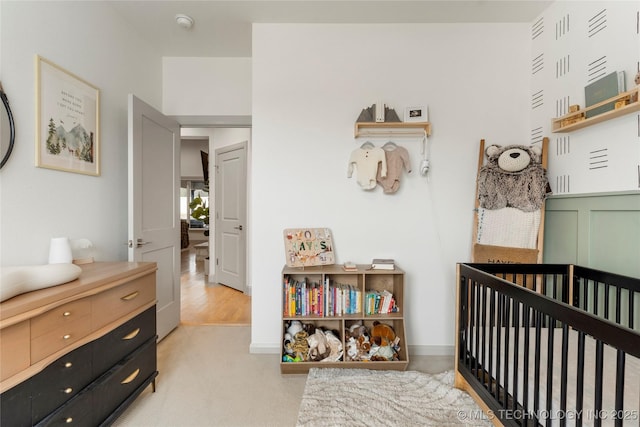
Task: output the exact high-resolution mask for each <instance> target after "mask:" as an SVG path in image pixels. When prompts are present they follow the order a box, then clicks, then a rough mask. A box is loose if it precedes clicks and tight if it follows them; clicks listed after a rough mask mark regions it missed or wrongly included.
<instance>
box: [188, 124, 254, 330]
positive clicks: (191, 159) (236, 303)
mask: <svg viewBox="0 0 640 427" xmlns="http://www.w3.org/2000/svg"><path fill="white" fill-rule="evenodd" d="M181 138H182V140H183V141H185V140H186V141H187V144H186V145H188V144H192V147H191V148H190V149H191V152H190V154H187V155H186V157H185V158H184V159H181V165H182V167H183V170H184V172H183V173H182V175H183V178H184V177H185V174H187V176H186V177H187V178H189V179H191V180H194V181H196V180H197V179H201V180H202V179H203V178H204V176H203V175H204V174H205V173H204V170H203V167H202V164H201V159H200V157H201V156H200V150H201V149H202V150H203V151H206V152H207V154H208V156H207V157H208V158H209V159H210V162H209V165H208V170H207V172H208V175H209V177H211V180H210V183H209V184H210V185H209V196H210V197H209V201H210V203H209V207H210V209H211V210H210V211H211V214H210V217H211V219H210V229H211V232H210V233H209V234H210V235H209V237H203V236H199V235H198V236H196V238H197V239H198V240H197V241H196V242H195V244H199V245H202V243H203V242H206V243H208V244H209V249H208V255H210V260H215V253H214V250H213V249H214V248H215V245H216V238H215V235H214V234H215V230H214V211H215V209H214V208H215V203H214V195H215V191H214V187H215V185H216V179H215V173H216V169H215V161H214V157H213V153H214V152H216V151H217V150H219V149H223V150H224V149H225V147H227V146H231V145H233V144H236V143H237V142H238V141H248V140H249V138H250V128H247V127H243V128H219V127H206V126H200V127H197V128H189V127H187V126H183V127H182V129H181ZM198 140H200V141H202V140H205V141H206V142H205V143H204V145H202V144H200V145H199V146H198V144H197V143H196V141H198ZM193 144H196V145H195V146H193ZM245 144H246V143H245ZM203 147H205V148H203ZM189 168H191V169H189ZM244 174H245V175H246V172H244ZM245 192H246V187H245ZM192 234H193V233H192ZM191 243H192V242H190V244H189V246H188V247H187V248H185V249H183V250H182V252H181V289H182V293H181V296H182V302H181V307H182V309H181V323H182V324H190V325H194V324H201V325H213V324H221V325H250V323H251V297H250V296H249V295H248V294H245V293H243V292H238V291H236V290H233V289H231V288H230V287H227V286H224V285H221V284H219V283H218V282H219V281H218V280H216V279H217V277H216V276H215V274H214V272H215V265H214V263H215V261H212V262H211V263H210V268H209V271H208V273H209V274H208V275H206V274H205V267H204V264H205V263H204V259H203V257H202V249H201V250H200V251H198V253H196V251H195V249H194V247H193V246H194V244H191ZM244 256H246V254H244Z"/></svg>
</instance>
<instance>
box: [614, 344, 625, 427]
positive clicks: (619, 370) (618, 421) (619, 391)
mask: <svg viewBox="0 0 640 427" xmlns="http://www.w3.org/2000/svg"><path fill="white" fill-rule="evenodd" d="M616 355H617V359H616V404H615V406H616V414H618V415H622V414H623V409H624V371H625V364H624V362H625V354H624V351H622V350H618V351H617V352H616ZM623 419H624V417H623V416H617V417H616V418H615V425H616V427H620V426H622V420H623Z"/></svg>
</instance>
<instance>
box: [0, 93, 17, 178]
mask: <svg viewBox="0 0 640 427" xmlns="http://www.w3.org/2000/svg"><path fill="white" fill-rule="evenodd" d="M0 98H2V106H1V108H0V168H2V167H3V166H4V164H5V163H7V160H9V156H10V155H11V151H12V150H13V144H14V143H15V139H16V129H15V124H14V122H13V114H12V113H11V107H9V99H8V98H7V94H6V93H4V90H3V89H2V83H0Z"/></svg>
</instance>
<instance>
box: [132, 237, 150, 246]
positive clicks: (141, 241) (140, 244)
mask: <svg viewBox="0 0 640 427" xmlns="http://www.w3.org/2000/svg"><path fill="white" fill-rule="evenodd" d="M149 243H151V242H145V241H144V240H142V239H138V240H137V241H136V248H139V247H140V246H144V245H148V244H149ZM128 246H129V247H130V248H133V240H129V243H128Z"/></svg>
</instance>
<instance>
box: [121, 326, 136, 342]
mask: <svg viewBox="0 0 640 427" xmlns="http://www.w3.org/2000/svg"><path fill="white" fill-rule="evenodd" d="M139 333H140V328H138V329H136V330H135V331H132V332H130V333H129V334H128V335H125V336H124V337H122V339H123V340H130V339H133V338H135V337H136V336H137V335H138V334H139Z"/></svg>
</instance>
